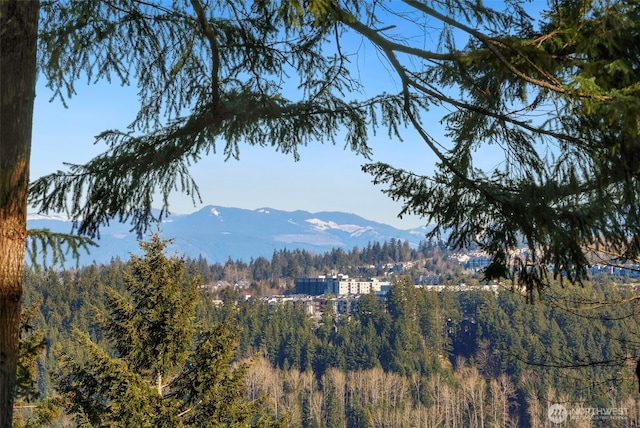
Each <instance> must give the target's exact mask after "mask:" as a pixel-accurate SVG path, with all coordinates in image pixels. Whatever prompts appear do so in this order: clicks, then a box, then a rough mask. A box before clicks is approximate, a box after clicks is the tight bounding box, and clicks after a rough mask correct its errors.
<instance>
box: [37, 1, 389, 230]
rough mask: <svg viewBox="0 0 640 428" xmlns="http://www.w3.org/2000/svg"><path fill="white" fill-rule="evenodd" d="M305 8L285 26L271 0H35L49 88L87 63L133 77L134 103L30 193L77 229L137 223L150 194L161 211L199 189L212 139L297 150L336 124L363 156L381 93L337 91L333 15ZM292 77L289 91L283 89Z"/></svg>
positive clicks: (225, 145)
mask: <svg viewBox="0 0 640 428" xmlns="http://www.w3.org/2000/svg"><path fill="white" fill-rule="evenodd" d="M312 20H313V18H311V17H310V18H308V19H304V20H303V22H302V24H303V25H300V26H297V27H295V28H294V27H293V26H290V25H289V24H288V23H287V22H286V20H285V18H284V17H283V16H282V14H281V7H280V5H278V4H276V2H256V3H247V2H244V1H229V2H214V3H208V4H204V3H202V2H201V1H199V0H195V1H191V2H186V1H184V2H183V1H177V2H174V3H172V4H171V5H166V4H165V2H162V1H150V2H137V1H130V0H119V1H116V2H102V1H78V0H68V1H64V2H58V1H52V2H43V5H42V19H41V26H40V36H39V42H40V53H41V56H40V67H41V70H42V72H43V73H44V74H45V76H46V78H47V83H48V85H49V86H50V87H51V88H52V89H53V90H54V93H55V96H56V97H60V98H62V99H64V98H66V97H69V96H71V95H73V93H74V84H75V82H76V81H77V80H78V79H79V78H81V77H84V75H85V74H86V75H87V77H88V78H89V80H90V81H97V80H99V79H107V80H109V81H110V80H111V79H112V78H114V79H117V80H119V81H120V82H121V83H123V84H136V85H137V86H138V88H139V91H138V93H139V100H140V107H139V112H138V114H137V116H136V117H135V118H133V121H132V123H131V124H130V126H129V130H127V131H120V130H108V131H105V132H103V133H102V134H100V135H99V136H98V137H97V140H98V141H99V142H104V143H105V144H107V146H108V147H109V148H108V150H107V151H106V152H105V153H104V154H102V155H99V156H97V157H96V158H94V159H93V160H92V161H90V162H89V163H87V164H86V165H69V171H58V172H56V173H53V174H50V175H48V176H46V177H42V178H40V179H38V180H36V181H35V182H34V183H32V185H31V187H30V189H29V198H30V202H31V203H32V204H34V205H35V206H37V207H38V209H39V210H40V211H41V212H49V211H56V212H59V211H64V212H66V213H67V214H68V215H70V216H71V217H72V219H74V220H75V221H76V226H77V231H78V232H80V233H87V234H89V235H96V234H98V231H99V230H98V228H99V226H101V225H104V224H106V223H107V222H108V221H109V220H110V219H112V218H119V219H120V220H131V221H132V223H133V227H134V229H135V230H136V231H137V232H138V233H141V232H142V231H144V230H145V229H146V226H147V224H148V221H149V220H150V219H153V218H154V215H153V214H152V212H151V204H152V201H153V199H154V195H156V194H158V193H159V194H160V195H161V199H162V210H161V212H160V214H159V216H158V218H162V217H163V215H164V214H165V213H166V212H167V209H168V196H169V194H170V193H171V192H173V191H182V192H185V193H187V194H189V195H191V196H192V197H193V198H194V200H197V199H198V198H199V194H198V187H197V185H196V183H195V182H194V181H193V179H192V178H191V176H190V175H189V166H190V165H191V164H192V163H194V162H197V161H198V159H200V158H201V157H202V156H204V155H208V154H210V153H216V152H217V151H218V150H220V151H222V152H223V154H224V156H225V157H226V158H227V159H229V158H238V156H239V153H240V144H242V143H247V144H251V145H259V146H263V147H269V146H271V147H274V148H275V149H276V150H279V151H282V152H283V153H289V154H292V155H293V157H294V159H297V157H298V147H299V146H301V145H306V144H308V143H309V142H311V141H330V142H332V143H336V142H338V141H337V135H338V133H339V131H340V132H342V131H345V132H346V136H345V140H344V142H345V147H349V148H350V149H352V150H353V151H355V152H357V153H360V154H363V155H365V156H368V155H369V154H370V149H369V147H368V146H367V143H366V141H367V138H366V136H367V134H368V127H367V124H368V122H369V120H371V119H370V118H371V114H372V112H373V111H376V106H377V105H380V104H381V103H383V101H384V103H385V104H390V100H387V99H386V97H382V98H381V99H377V100H370V101H367V102H366V103H362V102H357V101H353V102H347V101H345V100H344V94H345V93H348V92H350V91H352V90H354V89H355V88H357V85H358V84H357V82H356V81H355V80H354V79H353V78H351V77H350V76H349V74H348V72H347V70H346V58H345V57H343V56H342V55H334V54H329V55H327V54H325V53H324V52H323V49H324V48H325V47H326V44H325V41H326V37H327V35H328V32H329V31H330V28H327V27H326V26H316V25H313V24H312ZM290 76H295V77H290ZM291 81H293V82H291ZM291 83H293V85H294V86H297V87H298V89H297V90H296V91H294V92H293V96H294V97H295V98H296V99H294V100H290V99H288V98H287V97H286V96H285V94H284V92H285V87H288V86H290V85H291ZM400 103H401V100H400V99H398V100H397V101H396V103H395V106H390V107H389V110H396V111H397V110H398V106H399V104H400ZM185 112H186V114H185ZM383 114H384V113H383ZM399 120H401V118H399ZM220 142H222V147H219V144H220ZM116 189H117V191H116Z"/></svg>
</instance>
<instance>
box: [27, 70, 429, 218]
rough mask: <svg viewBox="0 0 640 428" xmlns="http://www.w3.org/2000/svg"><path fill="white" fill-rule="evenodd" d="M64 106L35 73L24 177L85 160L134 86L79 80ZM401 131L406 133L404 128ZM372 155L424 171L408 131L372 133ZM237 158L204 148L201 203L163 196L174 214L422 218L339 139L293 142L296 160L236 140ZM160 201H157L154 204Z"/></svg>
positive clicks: (129, 111) (423, 158)
mask: <svg viewBox="0 0 640 428" xmlns="http://www.w3.org/2000/svg"><path fill="white" fill-rule="evenodd" d="M76 89H77V92H78V94H77V95H76V96H74V97H73V98H72V99H70V100H68V102H67V104H68V108H66V109H65V108H64V107H63V106H62V104H61V103H60V102H59V101H57V100H54V101H53V102H49V99H50V97H51V92H50V91H49V90H48V89H47V88H46V87H44V82H43V81H39V82H38V87H37V96H36V105H35V112H34V127H33V145H32V153H31V178H32V179H34V178H36V177H39V176H42V175H45V174H47V173H51V172H54V171H56V170H58V169H66V168H65V167H64V165H63V162H70V163H84V162H86V161H88V160H89V159H91V158H92V157H93V156H95V155H97V154H99V153H100V152H101V151H102V150H103V149H104V146H97V145H95V144H94V143H93V142H94V136H95V135H97V134H99V133H100V132H101V131H104V130H106V129H116V128H118V129H124V128H125V127H126V126H127V125H128V123H129V122H130V121H131V119H132V118H133V117H134V115H135V113H136V106H137V99H136V94H135V88H127V87H121V86H119V85H109V84H107V83H100V84H97V85H91V86H89V85H85V84H82V83H81V84H79V85H78V86H77V88H76ZM407 134H410V132H409V130H407ZM371 145H372V147H373V159H374V160H381V161H385V162H389V163H391V164H393V165H398V166H401V165H402V166H406V167H408V168H413V169H414V170H423V171H429V170H431V169H432V165H433V158H432V156H431V154H430V152H429V150H428V149H427V148H426V146H425V145H424V143H421V142H420V140H419V139H418V138H415V137H411V136H409V135H408V136H407V138H404V141H403V142H400V141H397V140H390V139H389V137H388V136H387V135H386V133H384V132H382V133H381V134H379V135H378V136H377V137H376V138H375V139H374V140H373V141H371ZM240 150H241V151H240V160H239V161H237V160H228V161H226V162H225V161H224V156H223V154H222V153H220V152H219V153H217V154H210V155H209V156H208V157H205V158H203V159H202V160H201V161H200V162H198V164H196V165H195V166H194V167H193V168H192V170H191V171H192V173H193V176H194V177H195V179H196V182H197V183H198V185H199V187H200V191H201V195H202V201H203V203H202V204H197V205H195V206H194V204H193V202H192V201H191V198H190V197H188V196H186V195H182V194H179V193H176V194H174V196H173V197H172V198H171V199H170V210H171V212H173V213H176V214H184V213H190V212H193V211H196V210H197V209H199V208H201V207H202V206H204V205H219V206H228V207H237V208H247V209H256V208H262V207H270V208H274V209H280V210H285V211H293V210H297V209H300V210H305V211H311V212H317V211H342V212H349V213H354V214H358V215H360V216H362V217H365V218H367V219H370V220H374V221H378V222H381V223H386V224H391V225H393V226H395V227H398V228H401V229H409V228H413V227H418V226H421V225H423V224H424V221H423V220H421V219H419V218H417V217H412V218H409V217H405V218H404V219H402V220H400V219H398V218H397V214H398V212H399V211H400V209H401V205H400V203H399V202H393V201H391V199H390V198H388V197H387V196H386V195H384V194H383V193H382V192H381V190H382V188H381V187H380V186H374V185H373V184H372V183H371V176H369V175H368V174H365V173H363V172H362V171H361V169H360V166H361V165H362V164H364V163H366V162H367V160H366V159H365V158H363V157H361V156H358V155H356V154H354V153H352V152H351V151H349V150H345V149H344V147H343V146H341V145H340V144H337V145H335V146H334V145H331V144H329V143H325V144H321V143H320V142H318V143H316V144H312V145H310V146H307V147H302V148H300V160H299V161H298V162H296V161H294V159H293V157H292V156H291V155H284V154H282V153H278V152H275V150H273V149H271V148H261V147H251V146H248V145H244V146H241V148H240ZM158 206H159V205H158Z"/></svg>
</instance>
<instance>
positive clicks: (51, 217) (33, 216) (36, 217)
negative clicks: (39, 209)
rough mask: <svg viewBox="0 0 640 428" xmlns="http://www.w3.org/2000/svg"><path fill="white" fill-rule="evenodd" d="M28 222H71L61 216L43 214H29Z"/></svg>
mask: <svg viewBox="0 0 640 428" xmlns="http://www.w3.org/2000/svg"><path fill="white" fill-rule="evenodd" d="M27 220H56V221H71V220H69V219H68V218H66V217H64V216H61V215H43V214H27Z"/></svg>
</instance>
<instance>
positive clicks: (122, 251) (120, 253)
mask: <svg viewBox="0 0 640 428" xmlns="http://www.w3.org/2000/svg"><path fill="white" fill-rule="evenodd" d="M28 226H29V228H31V229H36V228H38V229H49V230H51V231H53V232H64V233H68V232H69V231H70V230H71V223H70V222H69V221H66V220H65V219H64V218H61V217H51V216H47V217H43V216H38V215H31V216H30V217H29V221H28ZM130 229H131V227H130V226H129V225H126V224H121V223H117V222H112V223H111V224H110V225H109V226H107V227H104V228H103V229H101V231H100V239H99V240H98V241H97V243H98V244H99V247H97V248H92V249H91V253H90V254H88V255H87V254H84V255H83V256H82V257H81V259H80V265H89V264H91V263H93V262H94V261H95V262H97V263H109V262H110V261H111V260H112V259H113V258H115V257H120V258H122V259H126V258H127V257H128V254H129V252H132V253H134V254H138V252H139V248H138V242H137V236H136V235H135V233H133V232H131V230H130ZM152 231H154V232H155V231H156V230H155V226H154V227H153V229H152ZM160 232H161V233H160V234H161V235H162V236H163V237H164V238H171V239H174V243H173V245H172V247H171V248H170V249H171V251H176V252H177V253H180V254H185V255H187V256H189V257H191V258H197V257H200V256H202V257H204V258H206V259H207V260H208V261H210V262H212V263H215V262H220V263H224V262H225V261H226V260H228V259H232V260H244V261H245V262H248V261H249V260H250V259H251V258H256V257H261V256H262V257H271V256H272V255H273V252H274V251H275V250H281V249H285V248H286V249H288V250H295V249H300V250H306V251H312V252H315V253H318V254H321V253H325V252H327V251H329V250H331V249H333V248H341V249H343V250H347V251H348V250H351V249H353V248H354V247H358V248H361V247H365V246H367V244H369V243H373V242H384V241H389V240H391V239H395V240H399V241H407V242H409V244H410V245H411V246H412V247H414V248H415V247H417V245H418V243H419V242H420V241H421V240H424V237H425V234H426V232H427V230H426V229H424V228H420V229H412V230H400V229H396V228H394V227H392V226H389V225H385V224H381V223H377V222H374V221H370V220H367V219H364V218H362V217H360V216H357V215H354V214H347V213H341V212H318V213H310V212H307V211H292V212H289V211H280V210H274V209H271V208H262V209H256V210H246V209H239V208H225V207H219V206H207V207H204V208H202V209H201V210H199V211H197V212H195V213H192V214H186V215H169V217H168V218H166V219H165V220H164V221H163V223H162V224H161V225H160Z"/></svg>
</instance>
